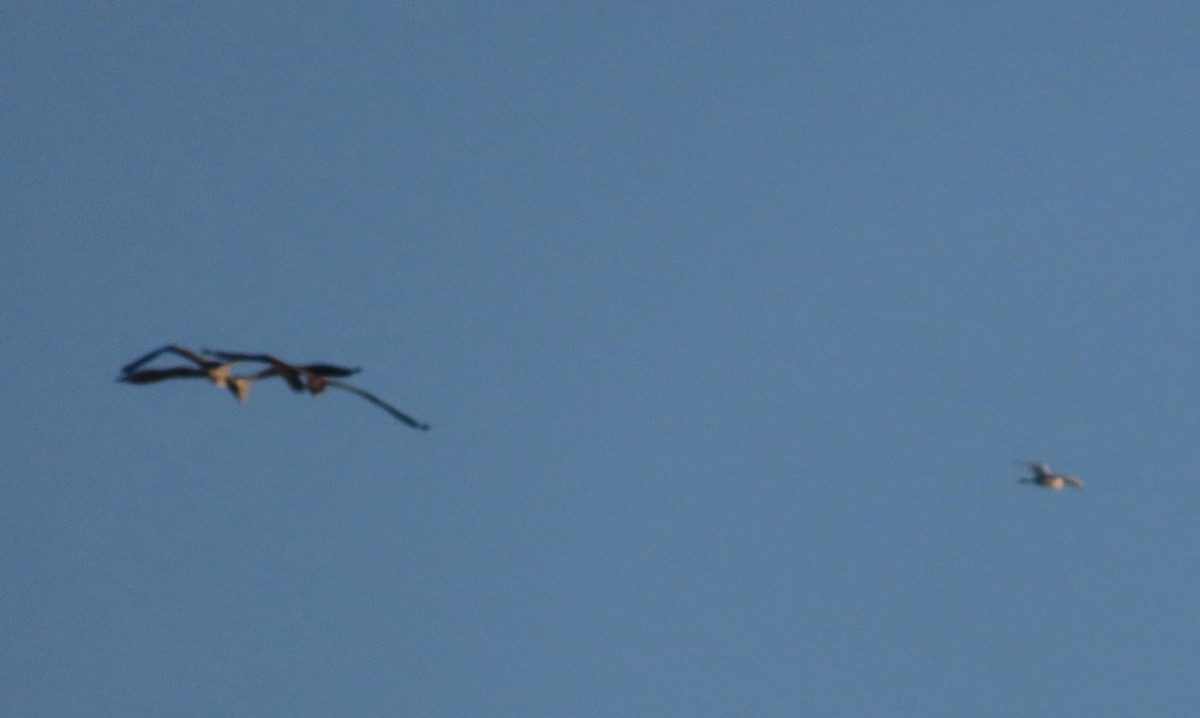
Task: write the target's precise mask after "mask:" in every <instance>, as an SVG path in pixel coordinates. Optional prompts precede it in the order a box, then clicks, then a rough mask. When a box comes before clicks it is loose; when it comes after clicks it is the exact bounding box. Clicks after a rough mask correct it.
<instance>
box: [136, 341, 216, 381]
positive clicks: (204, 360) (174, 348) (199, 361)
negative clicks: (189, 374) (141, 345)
mask: <svg viewBox="0 0 1200 718" xmlns="http://www.w3.org/2000/svg"><path fill="white" fill-rule="evenodd" d="M167 352H170V353H172V354H175V355H178V356H181V357H183V358H184V359H187V360H188V361H190V362H192V363H194V364H195V365H196V366H198V367H201V368H203V369H207V368H208V367H210V366H212V365H213V364H216V362H215V361H213V360H212V359H209V358H208V357H204V356H201V355H199V354H197V353H196V352H194V351H192V350H191V349H188V348H187V347H181V346H179V345H178V344H167V345H166V346H161V347H159V348H157V349H155V350H154V351H152V352H149V353H148V354H146V355H145V356H141V357H138V358H137V359H134V360H133V361H131V362H129V363H128V364H126V365H125V366H123V367H121V373H122V374H129V373H132V372H134V371H137V369H138V368H139V367H141V366H142V365H143V364H145V363H146V362H149V361H153V360H154V359H156V358H158V356H159V355H161V354H166V353H167Z"/></svg>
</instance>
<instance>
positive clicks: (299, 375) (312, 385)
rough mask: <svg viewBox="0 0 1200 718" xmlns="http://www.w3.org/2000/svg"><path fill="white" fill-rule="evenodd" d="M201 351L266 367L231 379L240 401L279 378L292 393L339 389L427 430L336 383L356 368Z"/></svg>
mask: <svg viewBox="0 0 1200 718" xmlns="http://www.w3.org/2000/svg"><path fill="white" fill-rule="evenodd" d="M204 351H205V353H206V354H211V355H212V356H214V357H218V358H220V359H222V360H224V361H228V362H243V361H253V362H262V363H266V364H269V365H270V366H268V367H267V368H266V369H263V370H262V371H260V372H258V373H257V374H251V375H246V376H239V377H234V378H233V379H232V381H233V382H234V386H235V387H236V391H239V392H241V393H240V394H239V396H240V397H242V398H243V399H244V397H245V392H247V391H249V385H250V384H251V383H252V382H254V381H256V380H258V379H261V378H265V377H269V376H279V377H281V378H282V379H283V380H284V381H285V382H287V384H288V386H290V387H292V389H293V390H295V391H303V390H307V391H308V393H309V394H312V395H313V396H318V395H320V394H322V393H323V392H324V391H325V389H326V388H327V387H330V386H333V387H337V388H338V389H342V390H344V391H348V392H350V393H351V394H357V395H358V396H360V397H362V398H364V399H366V400H367V401H369V402H371V403H372V404H374V405H375V406H377V407H379V408H380V409H383V410H384V411H386V412H387V413H388V414H391V415H392V417H393V418H395V419H397V420H399V421H401V422H403V423H404V424H407V425H408V426H411V427H412V428H414V429H420V430H421V431H428V430H429V425H428V424H426V423H424V422H421V421H417V420H416V419H414V418H413V417H411V416H409V415H408V414H405V413H404V412H402V411H400V410H399V409H397V408H396V407H394V406H392V405H391V404H389V403H387V402H386V401H384V400H383V399H380V398H379V397H377V396H375V395H374V394H372V393H371V392H369V391H367V390H365V389H362V388H361V387H358V386H355V385H354V384H351V383H349V382H345V381H341V380H340V377H345V376H350V375H352V374H356V373H358V371H359V369H358V368H357V367H354V368H350V367H343V366H338V365H336V364H323V363H317V364H292V363H291V362H287V361H284V360H283V359H280V358H279V357H277V356H275V355H274V354H253V353H247V352H226V351H214V350H209V349H205V350H204ZM243 387H244V388H243Z"/></svg>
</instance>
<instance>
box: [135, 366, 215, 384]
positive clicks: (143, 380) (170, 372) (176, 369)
mask: <svg viewBox="0 0 1200 718" xmlns="http://www.w3.org/2000/svg"><path fill="white" fill-rule="evenodd" d="M207 376H208V373H207V372H206V371H204V370H203V369H200V368H199V367H196V368H193V367H190V366H172V367H167V368H165V369H143V370H141V371H135V372H130V373H127V374H125V375H123V376H121V377H118V378H117V381H123V382H125V383H126V384H153V383H155V382H160V381H164V380H166V379H179V378H183V377H189V378H191V377H207Z"/></svg>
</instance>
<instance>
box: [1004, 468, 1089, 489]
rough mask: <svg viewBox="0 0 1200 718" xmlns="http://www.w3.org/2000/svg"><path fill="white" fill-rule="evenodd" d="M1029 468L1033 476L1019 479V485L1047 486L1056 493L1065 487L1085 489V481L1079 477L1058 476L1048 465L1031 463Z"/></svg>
mask: <svg viewBox="0 0 1200 718" xmlns="http://www.w3.org/2000/svg"><path fill="white" fill-rule="evenodd" d="M1029 468H1030V469H1031V470H1032V471H1033V476H1027V477H1025V478H1022V479H1018V480H1017V483H1019V484H1037V485H1038V486H1045V487H1046V488H1048V489H1054V490H1055V491H1058V490H1060V489H1062V487H1063V486H1073V487H1075V488H1077V489H1082V488H1083V480H1081V479H1080V478H1079V477H1078V476H1071V475H1069V474H1056V473H1054V472H1053V471H1051V470H1050V467H1049V466H1047V465H1046V464H1039V463H1034V462H1030V463H1029Z"/></svg>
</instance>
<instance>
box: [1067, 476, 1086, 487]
mask: <svg viewBox="0 0 1200 718" xmlns="http://www.w3.org/2000/svg"><path fill="white" fill-rule="evenodd" d="M1062 480H1063V483H1064V484H1067V485H1069V486H1074V487H1075V488H1077V489H1082V488H1083V479H1081V478H1079V477H1078V476H1063V477H1062Z"/></svg>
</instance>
